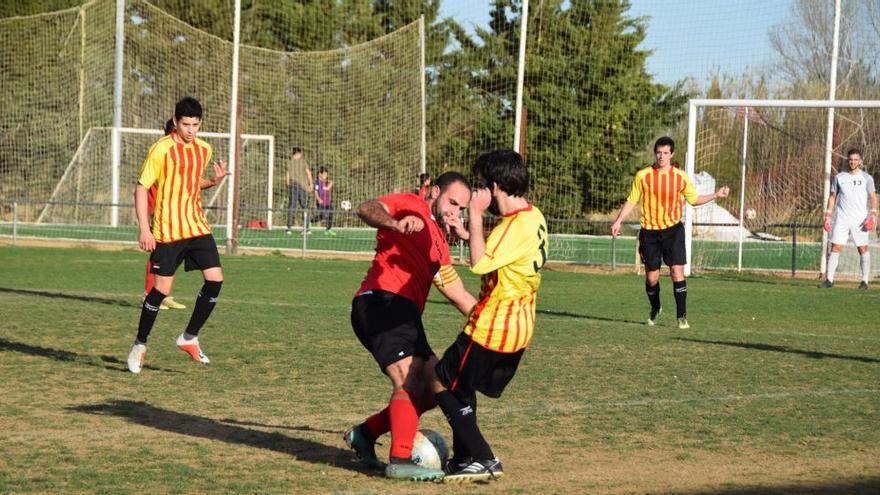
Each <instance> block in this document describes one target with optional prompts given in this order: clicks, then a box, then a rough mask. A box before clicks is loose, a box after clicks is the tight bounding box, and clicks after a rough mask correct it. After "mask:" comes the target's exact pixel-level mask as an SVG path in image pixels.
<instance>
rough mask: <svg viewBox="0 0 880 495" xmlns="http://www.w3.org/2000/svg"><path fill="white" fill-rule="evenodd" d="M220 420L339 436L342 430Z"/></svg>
mask: <svg viewBox="0 0 880 495" xmlns="http://www.w3.org/2000/svg"><path fill="white" fill-rule="evenodd" d="M220 422H221V423H226V424H230V425H238V426H256V427H259V428H275V429H278V430H292V431H310V432H313V433H334V434H338V435H339V436H340V437H341V436H342V430H324V429H322V428H312V427H311V426H307V425H303V426H287V425H266V424H262V423H254V422H251V421H239V420H237V419H232V418H223V419H221V420H220Z"/></svg>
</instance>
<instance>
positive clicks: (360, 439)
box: [342, 425, 385, 470]
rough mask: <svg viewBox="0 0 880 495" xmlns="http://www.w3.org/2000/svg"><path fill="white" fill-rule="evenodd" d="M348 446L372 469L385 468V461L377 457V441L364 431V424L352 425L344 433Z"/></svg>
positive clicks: (343, 436) (343, 437)
mask: <svg viewBox="0 0 880 495" xmlns="http://www.w3.org/2000/svg"><path fill="white" fill-rule="evenodd" d="M342 439H343V440H344V441H345V445H347V446H348V448H350V449H352V450H354V453H355V454H356V455H357V456H358V459H360V460H361V461H362V462H363V463H364V465H365V466H366V467H368V468H370V469H376V470H381V469H385V463H384V462H382V461H380V460H379V458H378V457H376V441H375V440H370V439H369V437H368V436H367V435H366V434H365V433H364V431H363V425H357V426H352V427H351V428H349V429H348V430H347V431H346V432H345V433H343V434H342Z"/></svg>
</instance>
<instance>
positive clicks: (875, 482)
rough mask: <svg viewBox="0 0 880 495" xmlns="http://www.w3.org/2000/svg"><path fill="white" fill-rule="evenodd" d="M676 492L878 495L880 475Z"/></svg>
mask: <svg viewBox="0 0 880 495" xmlns="http://www.w3.org/2000/svg"><path fill="white" fill-rule="evenodd" d="M675 493H683V494H684V495H709V494H712V495H820V494H821V495H868V494H871V495H876V494H877V493H880V477H873V478H863V479H853V480H835V481H829V482H827V483H821V482H818V483H803V484H791V485H755V486H737V487H719V488H713V489H707V490H698V491H693V492H675Z"/></svg>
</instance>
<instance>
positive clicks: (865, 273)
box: [859, 251, 871, 284]
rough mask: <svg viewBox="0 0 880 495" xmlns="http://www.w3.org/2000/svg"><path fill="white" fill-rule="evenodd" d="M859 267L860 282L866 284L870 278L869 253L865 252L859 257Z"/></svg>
mask: <svg viewBox="0 0 880 495" xmlns="http://www.w3.org/2000/svg"><path fill="white" fill-rule="evenodd" d="M859 267H860V268H861V269H862V282H864V283H866V284H867V283H868V279H869V278H871V253H869V252H867V251H865V252H864V253H862V254H861V256H859Z"/></svg>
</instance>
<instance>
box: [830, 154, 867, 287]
mask: <svg viewBox="0 0 880 495" xmlns="http://www.w3.org/2000/svg"><path fill="white" fill-rule="evenodd" d="M846 156H847V163H848V164H849V170H848V171H845V172H841V173H839V174H837V175H836V176H835V177H834V179H833V180H832V181H831V195H830V196H829V197H828V209H827V210H826V211H825V222H824V228H825V232H830V233H831V236H830V240H831V252H830V253H829V254H828V268H827V270H826V273H825V281H824V282H822V284H821V285H819V287H821V288H823V289H830V288H831V287H833V286H834V272H835V271H837V262H838V261H839V260H840V252H841V251H842V250H843V246H845V245H846V243H847V241H848V240H849V238H850V237H852V240H853V243H855V245H856V248H857V249H858V250H859V257H860V263H859V265H860V267H861V269H862V282H861V283H860V284H859V289H860V290H867V289H868V278H869V277H870V273H871V257H870V254H869V253H868V236H869V234H870V233H871V231H872V230H874V227H875V224H876V220H877V192H876V190H875V189H874V178H873V177H871V176H870V175H869V174H868V173H867V172H865V171H864V170H862V169H861V168H860V167H861V165H862V152H861V151H859V150H857V149H851V150H849V151H848V152H847V153H846ZM869 200H870V210H869V209H868V201H869Z"/></svg>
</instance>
